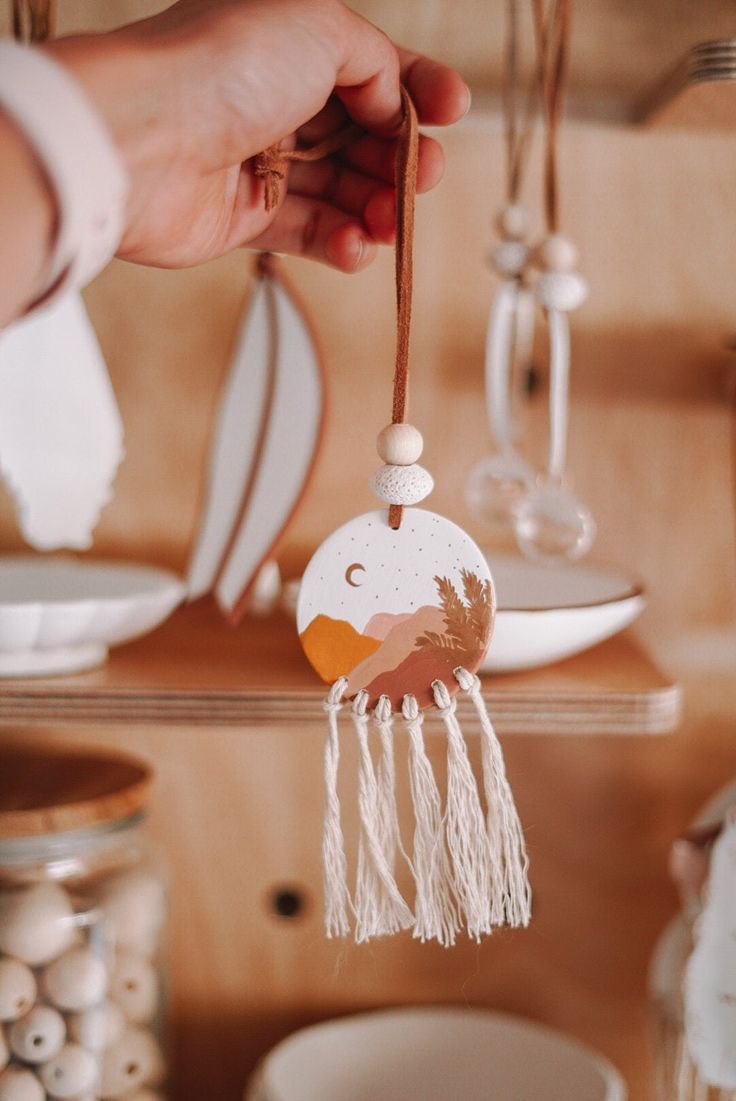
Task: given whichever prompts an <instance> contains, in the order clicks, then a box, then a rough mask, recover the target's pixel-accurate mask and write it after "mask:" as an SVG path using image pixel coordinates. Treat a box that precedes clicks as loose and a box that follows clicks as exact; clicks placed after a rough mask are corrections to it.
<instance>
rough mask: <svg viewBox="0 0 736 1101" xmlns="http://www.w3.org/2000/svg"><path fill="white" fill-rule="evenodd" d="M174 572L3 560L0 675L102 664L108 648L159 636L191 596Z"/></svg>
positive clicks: (73, 669)
mask: <svg viewBox="0 0 736 1101" xmlns="http://www.w3.org/2000/svg"><path fill="white" fill-rule="evenodd" d="M185 592H186V589H185V586H184V584H183V583H182V582H181V581H180V580H179V578H178V577H176V575H175V574H172V573H169V572H167V571H166V570H160V569H155V568H154V567H152V566H140V565H133V564H130V563H118V562H92V561H88V560H76V559H73V558H36V557H29V556H18V557H14V556H7V557H3V558H0V676H4V677H22V676H46V675H48V674H51V673H72V672H79V671H80V670H82V669H90V668H92V667H94V666H95V665H100V664H101V663H102V662H103V661H104V660H105V658H106V656H107V650H108V647H109V646H116V645H118V644H119V643H121V642H128V641H129V640H130V639H132V638H137V637H138V636H139V635H144V634H146V633H147V632H148V631H152V630H153V628H154V627H157V626H158V625H159V623H162V622H163V621H164V620H165V619H166V618H167V616H168V615H170V614H171V612H172V611H173V610H174V608H175V607H176V606H177V604H179V603H180V602H181V601H182V599H183V598H184V595H185Z"/></svg>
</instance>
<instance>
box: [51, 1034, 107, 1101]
mask: <svg viewBox="0 0 736 1101" xmlns="http://www.w3.org/2000/svg"><path fill="white" fill-rule="evenodd" d="M39 1077H40V1079H41V1082H42V1083H43V1085H44V1087H45V1089H46V1092H47V1093H48V1094H50V1096H51V1097H58V1098H60V1099H61V1101H65V1099H66V1098H67V1097H79V1096H80V1095H81V1094H83V1093H85V1092H86V1091H87V1090H91V1089H92V1087H93V1086H94V1084H95V1082H96V1081H97V1060H96V1059H95V1057H94V1055H92V1054H91V1053H90V1052H89V1051H85V1050H84V1048H83V1047H81V1046H80V1045H79V1044H64V1046H63V1048H62V1049H61V1051H60V1052H59V1054H58V1055H55V1056H54V1058H53V1059H49V1061H48V1062H47V1063H44V1064H43V1066H42V1067H41V1069H40V1071H39Z"/></svg>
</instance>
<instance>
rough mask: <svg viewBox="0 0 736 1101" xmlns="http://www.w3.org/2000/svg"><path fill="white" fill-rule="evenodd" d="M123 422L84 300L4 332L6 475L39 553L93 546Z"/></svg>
mask: <svg viewBox="0 0 736 1101" xmlns="http://www.w3.org/2000/svg"><path fill="white" fill-rule="evenodd" d="M123 454H124V449H123V426H122V422H121V420H120V414H119V412H118V408H117V404H116V402H115V395H114V393H113V390H112V386H111V385H110V379H109V376H108V373H107V367H106V366H105V361H104V359H103V358H102V353H101V351H100V347H99V344H98V343H97V338H96V336H95V333H94V330H93V328H92V325H91V323H90V320H89V317H88V316H87V311H86V309H85V307H84V303H83V302H82V299H81V298H80V297H79V296H78V295H70V296H68V297H66V298H62V299H61V300H60V301H58V302H56V303H55V304H53V305H52V306H49V307H47V308H46V309H44V308H41V309H39V310H37V311H35V312H34V313H33V314H31V315H30V316H29V317H27V318H23V319H22V320H20V321H17V322H16V323H15V324H13V325H11V326H10V328H8V329H6V330H5V331H4V332H3V333H0V476H2V478H3V480H4V481H5V483H6V485H7V487H8V490H9V492H10V494H11V496H12V498H13V501H14V504H15V507H16V510H17V513H18V521H19V524H20V528H21V532H22V534H23V537H24V538H25V539H26V541H27V542H28V543H30V544H31V545H32V546H34V547H36V548H37V549H38V550H44V551H47V550H56V549H58V548H61V547H69V548H73V549H75V550H86V549H87V548H88V547H90V546H91V543H92V532H93V529H94V527H95V525H96V524H97V521H98V519H99V516H100V512H101V510H102V508H103V507H104V505H105V504H107V502H108V501H109V500H110V497H111V495H112V483H113V480H114V478H115V474H116V472H117V469H118V466H119V465H120V461H121V459H122V458H123Z"/></svg>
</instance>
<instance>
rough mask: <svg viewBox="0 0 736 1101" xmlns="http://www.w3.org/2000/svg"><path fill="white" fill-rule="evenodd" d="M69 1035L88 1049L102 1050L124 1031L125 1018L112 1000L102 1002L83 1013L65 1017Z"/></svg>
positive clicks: (116, 1039)
mask: <svg viewBox="0 0 736 1101" xmlns="http://www.w3.org/2000/svg"><path fill="white" fill-rule="evenodd" d="M67 1028H68V1030H69V1036H70V1037H71V1039H72V1040H74V1041H76V1043H78V1044H81V1045H82V1047H86V1048H87V1049H88V1051H104V1049H105V1048H108V1047H110V1046H111V1045H112V1044H116V1043H117V1042H118V1040H119V1039H120V1037H121V1036H122V1035H123V1033H124V1032H125V1018H124V1017H123V1012H122V1010H121V1009H120V1007H119V1006H117V1005H115V1003H114V1002H103V1004H102V1005H96V1006H94V1007H93V1008H92V1009H85V1010H84V1012H83V1013H71V1014H70V1015H69V1016H68V1017H67Z"/></svg>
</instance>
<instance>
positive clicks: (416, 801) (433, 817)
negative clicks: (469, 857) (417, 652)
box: [401, 696, 461, 948]
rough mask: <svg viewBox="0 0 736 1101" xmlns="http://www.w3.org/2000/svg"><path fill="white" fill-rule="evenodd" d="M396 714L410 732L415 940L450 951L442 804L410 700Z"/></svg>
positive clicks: (453, 912)
mask: <svg viewBox="0 0 736 1101" xmlns="http://www.w3.org/2000/svg"><path fill="white" fill-rule="evenodd" d="M401 712H402V715H403V718H404V725H405V726H406V730H407V732H408V734H409V783H410V787H411V798H412V804H413V806H414V851H413V855H412V869H413V872H414V882H415V884H416V890H417V893H416V901H415V903H414V914H415V923H414V937H415V938H416V939H417V940H420V941H421V942H422V943H424V942H425V941H427V940H437V941H439V943H440V944H441V945H443V947H445V948H449V947H451V946H452V945H453V944H454V943H455V938H456V937H457V934H458V932H459V931H460V928H461V920H460V914H459V911H458V907H457V901H456V899H455V894H454V890H453V885H452V867H451V865H450V858H449V856H448V853H447V848H446V845H445V836H444V824H443V816H442V802H441V799H440V793H439V790H438V788H437V782H436V780H435V778H434V773H433V771H432V765H431V763H430V760H429V757H428V756H427V751H426V749H425V747H424V737H423V735H422V724H423V722H424V716H423V715H422V712H421V710H420V708H419V705H418V703H417V701H416V699H415V697H414V696H404V700H403V703H402V708H401Z"/></svg>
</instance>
